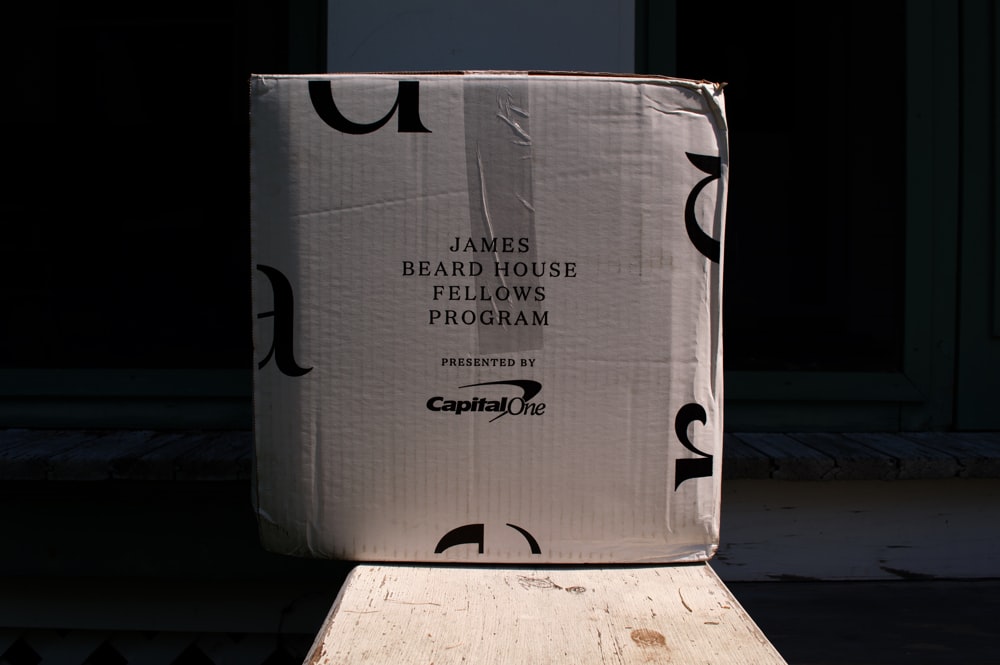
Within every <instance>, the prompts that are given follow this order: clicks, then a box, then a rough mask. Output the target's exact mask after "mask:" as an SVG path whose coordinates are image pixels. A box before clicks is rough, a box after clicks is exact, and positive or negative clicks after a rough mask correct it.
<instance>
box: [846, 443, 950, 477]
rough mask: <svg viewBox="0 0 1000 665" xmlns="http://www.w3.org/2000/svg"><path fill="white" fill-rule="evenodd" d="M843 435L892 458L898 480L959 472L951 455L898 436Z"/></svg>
mask: <svg viewBox="0 0 1000 665" xmlns="http://www.w3.org/2000/svg"><path fill="white" fill-rule="evenodd" d="M844 436H845V437H847V438H848V439H851V440H853V441H857V442H859V443H862V444H864V445H866V446H869V447H871V448H873V449H875V450H878V451H879V452H880V453H884V454H886V455H890V456H892V457H893V458H894V459H895V460H896V462H897V464H898V467H899V476H898V478H899V480H916V479H933V478H954V477H956V476H957V475H958V472H959V468H960V467H959V465H958V459H956V457H955V456H954V455H952V454H950V453H948V452H946V451H943V450H939V449H937V448H934V447H931V446H927V445H924V444H922V443H920V442H918V441H914V440H912V439H907V438H904V437H902V436H899V435H898V434H888V433H870V434H865V433H853V434H845V435H844Z"/></svg>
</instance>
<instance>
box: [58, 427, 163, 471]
mask: <svg viewBox="0 0 1000 665" xmlns="http://www.w3.org/2000/svg"><path fill="white" fill-rule="evenodd" d="M157 438H158V437H157V436H156V435H155V434H154V433H152V432H145V431H129V430H114V431H110V432H94V433H88V434H87V435H86V441H85V442H84V443H83V444H82V445H78V446H73V447H72V448H68V449H67V450H64V451H62V452H60V453H57V454H54V455H50V456H49V479H50V480H109V479H110V478H112V477H113V476H114V469H115V467H116V466H128V465H129V463H130V462H131V461H132V460H134V459H136V458H138V457H141V456H142V455H144V454H145V453H146V452H148V451H149V450H151V449H154V448H156V447H158V446H159V445H161V444H160V443H159V442H158V441H157Z"/></svg>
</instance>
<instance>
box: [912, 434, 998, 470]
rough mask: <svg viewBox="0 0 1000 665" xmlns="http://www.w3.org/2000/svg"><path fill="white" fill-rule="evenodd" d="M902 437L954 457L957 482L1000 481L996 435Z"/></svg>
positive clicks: (923, 435)
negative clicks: (960, 479)
mask: <svg viewBox="0 0 1000 665" xmlns="http://www.w3.org/2000/svg"><path fill="white" fill-rule="evenodd" d="M903 436H905V437H906V438H907V439H911V440H913V441H917V442H919V443H921V444H923V445H925V446H929V447H932V448H936V449H938V450H941V451H944V452H946V453H948V454H950V455H953V456H954V457H955V458H956V460H957V462H958V466H959V470H958V476H959V477H960V478H1000V435H998V434H995V433H964V432H963V433H945V432H907V433H905V434H903Z"/></svg>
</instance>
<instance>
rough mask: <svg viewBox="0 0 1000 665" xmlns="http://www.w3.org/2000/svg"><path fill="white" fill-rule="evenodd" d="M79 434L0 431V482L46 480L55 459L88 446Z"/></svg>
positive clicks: (46, 431) (83, 434) (83, 437)
mask: <svg viewBox="0 0 1000 665" xmlns="http://www.w3.org/2000/svg"><path fill="white" fill-rule="evenodd" d="M89 438H90V435H88V434H87V433H85V432H81V431H65V432H64V431H58V430H51V431H50V430H3V431H2V432H0V441H2V443H0V480H46V479H48V477H49V470H50V459H51V458H52V457H53V456H54V455H59V454H62V453H64V452H66V451H68V450H72V449H74V448H78V447H80V446H83V445H85V444H86V443H87V441H88V439H89Z"/></svg>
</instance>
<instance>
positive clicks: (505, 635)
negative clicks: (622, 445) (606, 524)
mask: <svg viewBox="0 0 1000 665" xmlns="http://www.w3.org/2000/svg"><path fill="white" fill-rule="evenodd" d="M667 662H669V663H672V664H674V665H681V664H684V665H687V664H694V663H711V664H712V665H727V664H737V663H741V664H746V665H750V664H753V665H771V664H774V663H785V660H784V659H783V658H782V657H781V656H780V655H779V654H778V652H777V651H776V650H775V648H774V647H773V646H772V645H771V643H770V642H769V641H768V639H767V638H766V637H765V636H764V634H763V633H762V632H761V631H760V629H759V628H758V627H757V625H756V624H755V623H754V622H753V620H752V619H751V618H750V616H749V615H748V614H747V613H746V611H744V609H743V608H742V607H741V606H740V604H739V603H738V602H737V601H736V599H735V598H734V597H733V595H732V594H731V593H730V592H729V590H728V589H727V588H726V586H725V585H724V584H723V583H722V581H721V580H720V579H719V578H718V577H717V576H716V575H715V573H714V572H713V571H712V569H711V568H710V567H709V566H707V565H705V564H682V565H670V566H614V567H607V568H597V567H594V568H565V567H540V568H521V567H510V568H501V567H478V566H477V567H472V566H465V567H460V566H429V565H360V566H357V567H356V568H355V569H354V571H353V572H352V573H351V574H350V576H349V577H348V579H347V582H346V583H345V584H344V586H343V587H342V589H341V591H340V594H339V595H338V596H337V600H336V602H335V603H334V605H333V608H332V609H331V610H330V613H329V615H328V617H327V619H326V621H325V622H324V624H323V627H322V629H321V630H320V632H319V634H318V636H317V637H316V641H315V642H314V644H313V646H312V649H311V651H310V653H309V656H308V657H307V658H306V660H305V663H306V665H333V664H337V665H341V664H344V663H386V664H389V663H391V664H393V665H396V664H406V663H414V664H416V663H420V664H421V665H427V664H429V663H434V664H435V665H444V664H446V663H456V664H460V663H466V664H470V665H472V664H476V665H479V664H483V665H486V664H500V663H515V664H518V665H520V664H522V663H523V664H529V663H530V664H531V665H536V664H542V663H560V664H562V663H566V664H570V663H572V664H573V665H587V664H590V663H619V664H621V665H627V664H628V663H667Z"/></svg>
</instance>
